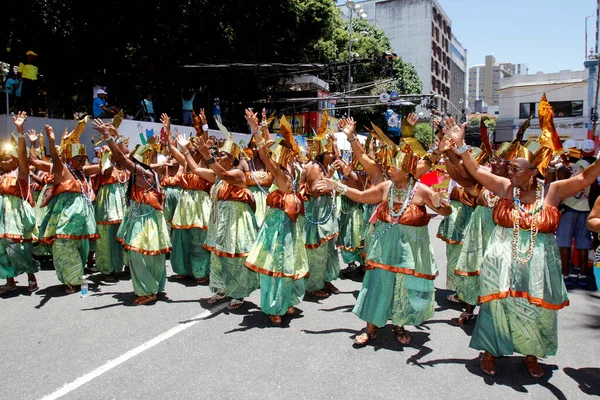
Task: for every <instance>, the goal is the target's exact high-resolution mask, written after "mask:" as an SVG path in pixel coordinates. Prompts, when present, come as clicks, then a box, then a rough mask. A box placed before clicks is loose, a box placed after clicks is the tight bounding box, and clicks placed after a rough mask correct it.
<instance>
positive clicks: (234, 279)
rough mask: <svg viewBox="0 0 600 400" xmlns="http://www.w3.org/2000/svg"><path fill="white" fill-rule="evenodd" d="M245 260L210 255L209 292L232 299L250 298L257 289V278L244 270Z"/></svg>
mask: <svg viewBox="0 0 600 400" xmlns="http://www.w3.org/2000/svg"><path fill="white" fill-rule="evenodd" d="M244 261H245V258H231V257H224V256H218V255H217V254H216V253H214V252H212V253H210V290H211V292H213V293H222V294H225V295H226V296H229V297H231V298H233V299H242V298H244V297H248V296H250V294H252V292H254V291H255V290H256V289H258V288H259V276H258V274H257V273H256V272H254V271H252V270H250V269H248V268H246V266H245V265H244Z"/></svg>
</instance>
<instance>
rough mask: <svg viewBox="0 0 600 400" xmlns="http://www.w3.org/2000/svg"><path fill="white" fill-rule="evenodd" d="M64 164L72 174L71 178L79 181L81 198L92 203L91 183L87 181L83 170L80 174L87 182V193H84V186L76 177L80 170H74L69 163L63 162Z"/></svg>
mask: <svg viewBox="0 0 600 400" xmlns="http://www.w3.org/2000/svg"><path fill="white" fill-rule="evenodd" d="M65 165H66V166H67V169H68V170H69V172H71V175H73V178H75V180H76V181H77V183H79V187H80V188H81V194H82V195H83V198H84V199H85V200H86V201H87V202H88V204H89V205H92V203H93V201H94V192H93V190H92V185H91V184H90V182H89V181H88V178H87V177H86V176H85V173H84V172H83V171H81V174H82V175H83V180H85V183H86V184H87V187H88V189H87V193H86V190H85V187H84V185H83V182H82V181H81V179H79V177H78V175H79V174H78V172H80V171H77V172H76V171H75V170H74V169H73V167H71V166H70V165H69V164H65Z"/></svg>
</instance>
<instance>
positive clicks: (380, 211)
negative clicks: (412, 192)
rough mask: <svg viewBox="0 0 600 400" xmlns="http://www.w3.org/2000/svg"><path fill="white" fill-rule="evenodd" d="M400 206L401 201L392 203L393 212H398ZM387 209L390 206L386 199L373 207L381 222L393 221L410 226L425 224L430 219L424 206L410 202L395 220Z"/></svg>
mask: <svg viewBox="0 0 600 400" xmlns="http://www.w3.org/2000/svg"><path fill="white" fill-rule="evenodd" d="M401 208H402V203H394V211H395V212H399V211H400V209H401ZM389 209H390V206H389V204H388V202H387V201H384V202H381V203H379V205H378V206H377V208H376V209H375V216H376V217H377V219H378V220H380V221H383V222H387V223H392V222H394V223H397V224H401V225H410V226H425V225H427V224H428V223H429V220H430V219H431V217H430V216H429V214H428V213H427V210H426V208H425V206H417V205H414V204H410V205H409V206H408V207H406V210H405V211H404V213H403V214H402V216H401V217H400V219H399V220H398V221H397V222H396V220H395V219H394V218H393V217H391V216H390V212H389Z"/></svg>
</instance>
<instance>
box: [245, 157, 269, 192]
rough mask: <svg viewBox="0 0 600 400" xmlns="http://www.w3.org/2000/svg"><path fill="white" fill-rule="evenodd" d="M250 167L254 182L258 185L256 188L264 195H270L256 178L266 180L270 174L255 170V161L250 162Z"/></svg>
mask: <svg viewBox="0 0 600 400" xmlns="http://www.w3.org/2000/svg"><path fill="white" fill-rule="evenodd" d="M248 166H249V167H250V175H252V180H253V181H254V183H256V186H258V188H259V189H260V191H261V192H263V193H264V194H269V191H268V190H265V189H264V188H263V187H262V186H261V184H260V183H259V182H258V179H257V178H256V177H257V176H258V177H259V178H266V177H267V176H268V175H269V173H268V172H263V171H257V170H256V169H255V168H254V161H253V160H250V161H249V162H248Z"/></svg>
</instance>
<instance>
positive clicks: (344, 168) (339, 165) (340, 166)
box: [333, 160, 352, 177]
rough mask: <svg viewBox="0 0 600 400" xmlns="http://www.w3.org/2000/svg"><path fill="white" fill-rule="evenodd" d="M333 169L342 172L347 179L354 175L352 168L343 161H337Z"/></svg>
mask: <svg viewBox="0 0 600 400" xmlns="http://www.w3.org/2000/svg"><path fill="white" fill-rule="evenodd" d="M333 169H335V170H338V171H340V172H341V173H342V175H344V176H345V177H348V176H349V175H350V174H351V173H352V166H351V165H349V164H348V163H346V162H345V161H343V160H335V161H334V162H333Z"/></svg>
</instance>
